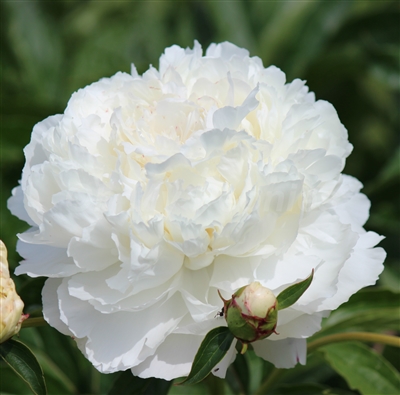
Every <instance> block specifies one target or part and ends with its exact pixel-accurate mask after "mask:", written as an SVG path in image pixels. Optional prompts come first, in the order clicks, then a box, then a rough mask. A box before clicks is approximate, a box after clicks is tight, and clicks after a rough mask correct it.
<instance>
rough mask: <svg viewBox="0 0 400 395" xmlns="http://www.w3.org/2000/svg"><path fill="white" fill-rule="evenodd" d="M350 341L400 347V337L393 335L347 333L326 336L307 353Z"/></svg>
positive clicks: (308, 347)
mask: <svg viewBox="0 0 400 395" xmlns="http://www.w3.org/2000/svg"><path fill="white" fill-rule="evenodd" d="M348 340H355V341H362V342H371V343H382V344H386V345H388V346H394V347H400V337H397V336H391V335H382V334H380V333H369V332H347V333H335V334H334V335H328V336H324V337H322V338H320V339H317V340H314V341H312V342H311V343H309V344H308V346H307V352H309V353H310V352H312V351H314V350H315V349H317V348H318V347H321V346H325V345H326V344H330V343H337V342H343V341H348Z"/></svg>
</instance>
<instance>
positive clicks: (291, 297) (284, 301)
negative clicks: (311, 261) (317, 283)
mask: <svg viewBox="0 0 400 395" xmlns="http://www.w3.org/2000/svg"><path fill="white" fill-rule="evenodd" d="M313 277H314V269H313V270H312V272H311V274H310V276H309V277H307V278H306V279H305V280H303V281H301V282H299V283H297V284H293V285H291V286H290V287H288V288H286V289H285V290H283V291H282V292H281V293H280V294H279V295H278V297H277V300H278V310H283V309H286V308H288V307H290V306H291V305H292V304H294V303H296V302H297V301H298V300H299V299H300V297H301V295H303V293H304V292H305V291H306V290H307V288H308V287H309V286H310V284H311V281H312V280H313Z"/></svg>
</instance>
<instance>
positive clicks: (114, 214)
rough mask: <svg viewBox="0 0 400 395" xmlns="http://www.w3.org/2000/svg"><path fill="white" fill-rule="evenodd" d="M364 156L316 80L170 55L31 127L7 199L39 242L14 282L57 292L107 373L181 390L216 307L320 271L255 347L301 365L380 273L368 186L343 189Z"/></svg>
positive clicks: (217, 55) (56, 303)
mask: <svg viewBox="0 0 400 395" xmlns="http://www.w3.org/2000/svg"><path fill="white" fill-rule="evenodd" d="M351 150H352V146H351V145H350V143H349V142H348V137H347V132H346V129H345V128H344V127H343V125H342V124H341V123H340V121H339V118H338V116H337V113H336V111H335V109H334V108H333V107H332V105H331V104H329V103H327V102H325V101H320V100H319V101H316V100H315V96H314V94H313V93H311V92H309V91H308V88H307V87H306V86H305V83H304V82H303V81H300V80H294V81H293V82H291V83H286V81H285V74H284V73H283V72H282V71H280V70H279V69H277V68H276V67H274V66H271V67H268V68H264V67H263V65H262V62H261V60H260V59H259V58H258V57H249V53H248V51H246V50H245V49H241V48H238V47H236V46H235V45H233V44H230V43H227V42H225V43H222V44H212V45H211V46H210V47H209V48H208V49H207V51H206V54H205V56H203V55H202V49H201V47H200V45H199V44H198V43H197V42H195V45H194V48H193V50H191V49H183V48H180V47H178V46H172V47H170V48H167V49H166V50H165V53H164V54H163V55H162V56H161V58H160V66H159V70H157V69H155V68H153V67H150V69H149V70H148V71H146V72H145V73H144V74H143V75H142V76H140V75H138V74H137V72H136V69H135V68H134V67H132V72H131V74H126V73H117V74H116V75H114V76H113V77H111V78H105V79H102V80H100V81H99V82H96V83H94V84H92V85H90V86H87V87H86V88H84V89H81V90H79V91H78V92H76V93H74V94H73V95H72V97H71V99H70V101H69V103H68V106H67V108H66V110H65V112H64V114H62V115H55V116H52V117H49V118H47V119H45V120H44V121H42V122H40V123H38V124H37V125H36V126H35V127H34V129H33V133H32V139H31V142H30V143H29V144H28V145H27V147H26V148H25V156H26V164H25V167H24V169H23V173H22V179H21V185H20V186H19V187H17V188H15V189H14V190H13V196H12V197H11V199H10V200H9V208H10V210H11V211H12V212H13V213H14V214H15V215H16V216H18V217H19V218H21V219H23V220H25V221H27V222H28V223H29V224H30V225H31V228H30V230H28V231H27V232H25V233H23V234H20V235H19V239H20V241H19V244H18V252H19V253H20V254H21V255H22V256H23V257H24V259H25V260H24V261H22V262H21V265H20V266H19V267H18V268H17V269H16V273H17V274H23V273H27V274H28V275H30V276H32V277H36V276H46V277H48V280H47V281H46V284H45V287H44V289H43V293H42V294H43V309H44V316H45V319H46V320H47V321H48V322H49V324H50V325H51V326H53V327H55V328H57V329H58V330H59V331H60V332H62V333H64V334H67V335H70V336H73V337H74V338H75V339H76V341H77V344H78V346H79V348H80V349H81V350H82V352H83V353H84V354H85V356H86V357H87V358H88V359H89V360H90V361H91V362H92V363H93V365H94V366H95V367H96V368H97V369H98V370H100V371H101V372H104V373H108V372H115V371H120V370H126V369H131V370H132V373H133V374H134V375H138V376H140V377H160V378H164V379H167V380H170V379H173V378H175V377H180V376H185V375H187V374H188V373H189V371H190V367H191V363H192V361H193V358H194V355H195V353H196V351H197V349H198V347H199V345H200V343H201V341H202V339H203V338H204V336H205V334H206V333H207V332H208V331H209V330H210V329H212V328H214V327H216V326H221V325H226V324H225V323H224V322H223V321H224V320H222V319H220V318H215V316H216V313H217V312H218V311H220V310H221V308H222V305H223V303H222V301H221V299H220V298H219V295H218V290H219V291H220V292H221V295H222V296H223V297H224V298H226V299H228V298H230V297H231V295H232V294H233V293H234V292H235V291H237V289H238V288H240V287H242V286H244V285H247V284H249V283H251V282H253V281H258V282H260V283H261V284H262V285H263V286H265V287H267V288H269V289H270V290H271V291H272V292H273V293H274V294H275V295H278V294H279V292H280V291H281V290H282V289H285V288H286V287H288V286H289V285H291V284H293V283H295V282H297V281H299V280H302V279H304V278H306V277H308V275H309V274H310V272H311V270H312V269H315V275H314V280H313V282H312V284H311V286H310V288H309V289H308V290H307V292H306V293H305V294H304V295H303V296H302V297H301V298H300V299H299V300H298V302H296V303H295V304H294V305H293V306H291V307H290V308H288V309H285V310H284V311H282V312H279V317H278V325H277V327H276V332H277V333H279V335H278V334H273V335H271V336H270V337H268V338H267V339H264V340H261V341H257V342H255V343H253V345H254V349H255V352H256V353H257V354H258V355H260V356H261V357H263V358H265V359H267V360H269V361H271V362H272V363H274V364H275V365H276V366H277V367H285V368H289V367H292V366H294V365H295V364H296V363H297V362H299V361H300V362H301V363H304V361H305V357H306V338H307V337H309V336H310V335H312V334H313V333H315V332H316V331H318V330H319V328H320V324H321V319H322V318H323V317H325V316H326V315H327V314H328V313H329V312H330V311H331V310H333V309H336V308H337V307H338V306H339V305H340V304H342V303H343V302H345V301H347V300H348V299H349V297H350V296H351V295H352V294H353V293H355V292H357V291H358V290H359V289H360V288H362V287H364V286H367V285H371V284H374V283H375V281H376V280H377V278H378V275H379V273H380V272H381V271H382V269H383V266H382V262H383V260H384V257H385V253H384V251H383V250H382V249H381V248H373V247H374V246H375V245H376V244H377V243H378V242H379V241H380V240H381V239H382V237H380V236H379V235H377V234H375V233H373V232H366V231H365V230H364V229H363V224H364V223H365V221H366V220H367V218H368V215H369V214H368V211H369V201H368V199H367V198H366V197H365V196H364V195H362V194H360V193H359V191H360V189H361V187H362V185H361V183H360V182H359V181H357V180H356V179H354V178H353V177H349V176H346V175H342V174H341V171H342V170H343V167H344V164H345V159H346V157H347V156H348V155H349V154H350V152H351ZM235 352H236V351H235V348H234V345H232V347H231V350H230V352H228V354H227V355H226V356H225V358H224V359H223V360H222V361H221V363H220V364H219V365H218V368H219V370H218V373H217V375H219V376H224V375H225V371H226V368H227V367H228V365H229V364H230V363H231V362H232V361H233V359H234V358H235Z"/></svg>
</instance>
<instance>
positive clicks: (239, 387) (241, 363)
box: [226, 353, 250, 395]
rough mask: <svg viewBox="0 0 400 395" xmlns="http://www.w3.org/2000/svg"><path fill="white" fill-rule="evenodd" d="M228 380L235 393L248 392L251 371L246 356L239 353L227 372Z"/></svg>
mask: <svg viewBox="0 0 400 395" xmlns="http://www.w3.org/2000/svg"><path fill="white" fill-rule="evenodd" d="M226 381H227V382H228V385H229V387H230V388H231V390H232V391H233V393H234V394H242V395H243V394H248V393H249V388H250V372H249V366H248V364H247V360H246V357H245V356H244V355H243V354H240V353H239V354H237V355H236V358H235V361H234V362H233V363H232V364H231V365H230V366H229V368H228V370H227V372H226Z"/></svg>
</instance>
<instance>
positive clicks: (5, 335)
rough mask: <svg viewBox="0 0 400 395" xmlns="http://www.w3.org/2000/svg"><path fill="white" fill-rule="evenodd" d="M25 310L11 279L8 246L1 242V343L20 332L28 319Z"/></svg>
mask: <svg viewBox="0 0 400 395" xmlns="http://www.w3.org/2000/svg"><path fill="white" fill-rule="evenodd" d="M23 308H24V303H23V302H22V300H21V298H20V297H19V295H18V294H17V292H16V291H15V285H14V281H13V280H12V279H11V278H10V272H9V270H8V262H7V249H6V246H5V245H4V243H3V242H2V241H1V240H0V314H1V315H0V343H3V342H4V341H6V340H7V339H9V338H10V337H12V336H14V335H15V334H17V333H18V332H19V330H20V328H21V324H22V321H24V320H25V319H26V318H28V315H24V314H22V309H23Z"/></svg>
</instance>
